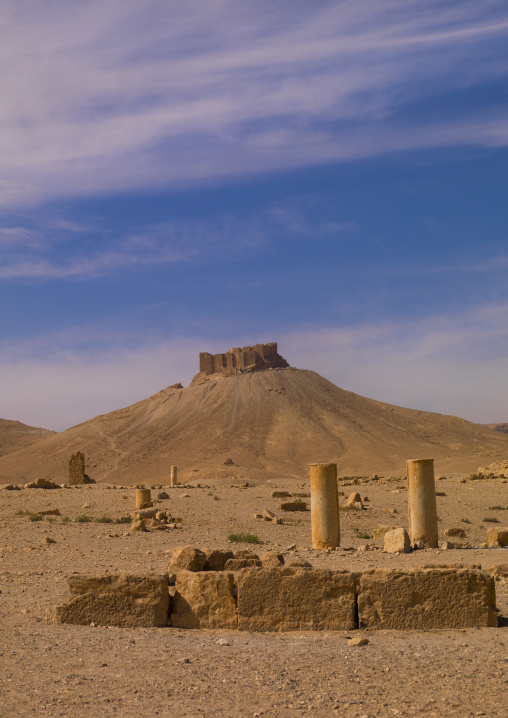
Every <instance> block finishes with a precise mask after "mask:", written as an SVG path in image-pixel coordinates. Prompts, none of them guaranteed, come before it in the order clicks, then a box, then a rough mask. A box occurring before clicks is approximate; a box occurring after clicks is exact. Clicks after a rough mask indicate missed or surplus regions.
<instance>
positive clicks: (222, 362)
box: [198, 342, 289, 376]
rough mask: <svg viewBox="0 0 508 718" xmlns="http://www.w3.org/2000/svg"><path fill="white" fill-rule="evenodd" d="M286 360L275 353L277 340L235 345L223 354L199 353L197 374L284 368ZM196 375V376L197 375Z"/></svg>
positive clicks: (206, 374) (287, 365)
mask: <svg viewBox="0 0 508 718" xmlns="http://www.w3.org/2000/svg"><path fill="white" fill-rule="evenodd" d="M286 367H289V364H288V363H287V361H286V360H285V359H284V358H283V357H281V355H280V354H278V353H277V342H270V343H269V344H254V346H252V347H242V348H240V347H235V348H234V349H230V350H229V351H228V352H226V353H225V354H209V353H208V352H201V353H200V355H199V375H205V376H210V375H211V374H222V375H223V376H232V375H234V374H239V373H243V372H249V371H258V370H260V369H284V368H286ZM199 375H198V376H199Z"/></svg>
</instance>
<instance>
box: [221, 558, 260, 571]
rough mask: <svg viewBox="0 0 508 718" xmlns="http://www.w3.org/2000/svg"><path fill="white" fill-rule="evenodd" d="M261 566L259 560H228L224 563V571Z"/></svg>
mask: <svg viewBox="0 0 508 718" xmlns="http://www.w3.org/2000/svg"><path fill="white" fill-rule="evenodd" d="M262 565H263V564H262V563H261V561H260V560H259V558H230V559H228V560H227V561H226V565H225V566H224V569H225V570H226V571H240V570H241V569H242V568H255V567H258V568H260V567H261V566H262Z"/></svg>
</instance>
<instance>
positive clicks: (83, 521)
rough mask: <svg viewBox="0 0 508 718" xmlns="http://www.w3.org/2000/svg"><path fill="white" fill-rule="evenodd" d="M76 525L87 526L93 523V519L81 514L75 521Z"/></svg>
mask: <svg viewBox="0 0 508 718" xmlns="http://www.w3.org/2000/svg"><path fill="white" fill-rule="evenodd" d="M76 521H77V522H78V524H89V523H90V522H91V521H93V518H92V517H91V516H87V515H86V514H82V515H81V516H78V518H77V519H76Z"/></svg>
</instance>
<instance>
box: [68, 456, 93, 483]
mask: <svg viewBox="0 0 508 718" xmlns="http://www.w3.org/2000/svg"><path fill="white" fill-rule="evenodd" d="M69 484H70V486H79V485H80V484H95V481H94V479H91V478H90V477H89V476H88V474H85V455H84V454H83V452H82V451H77V452H76V453H75V454H72V456H71V458H70V459H69Z"/></svg>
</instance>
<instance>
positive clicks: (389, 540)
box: [384, 528, 411, 553]
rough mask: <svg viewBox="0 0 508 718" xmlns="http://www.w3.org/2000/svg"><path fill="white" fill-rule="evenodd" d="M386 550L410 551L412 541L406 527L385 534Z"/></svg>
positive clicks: (388, 551) (394, 551)
mask: <svg viewBox="0 0 508 718" xmlns="http://www.w3.org/2000/svg"><path fill="white" fill-rule="evenodd" d="M384 550H385V551H386V553H410V551H411V543H410V541H409V536H408V534H407V531H406V529H404V528H397V529H392V530H391V531H387V532H386V533H385V536H384Z"/></svg>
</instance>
